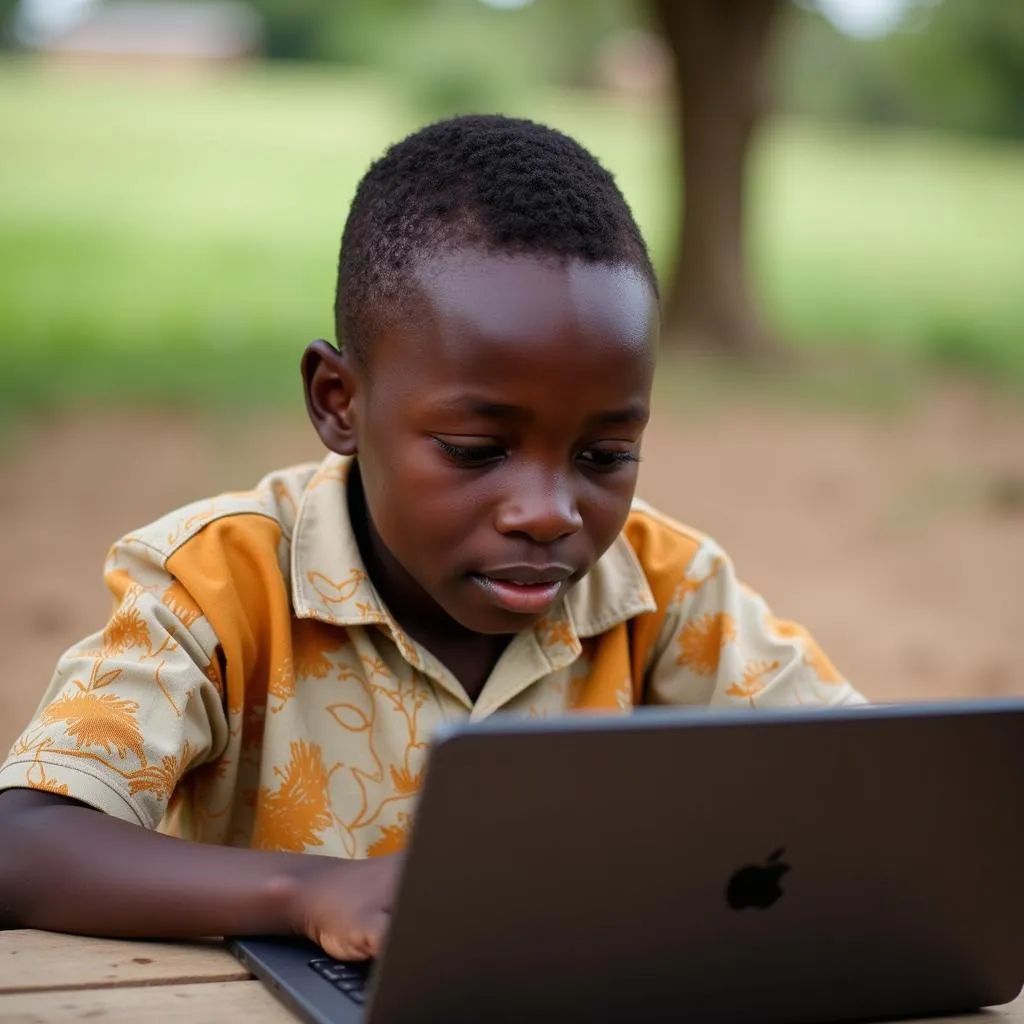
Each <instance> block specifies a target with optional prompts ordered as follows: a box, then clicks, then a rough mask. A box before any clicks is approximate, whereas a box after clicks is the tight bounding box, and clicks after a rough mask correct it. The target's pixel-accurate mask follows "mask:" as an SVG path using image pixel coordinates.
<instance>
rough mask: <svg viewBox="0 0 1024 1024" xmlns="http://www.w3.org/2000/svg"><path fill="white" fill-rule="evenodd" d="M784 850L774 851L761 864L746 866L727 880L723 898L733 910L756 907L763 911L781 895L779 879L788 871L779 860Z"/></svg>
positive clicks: (784, 864) (785, 865) (787, 867)
mask: <svg viewBox="0 0 1024 1024" xmlns="http://www.w3.org/2000/svg"><path fill="white" fill-rule="evenodd" d="M785 852H786V851H785V850H782V849H779V850H776V851H775V852H774V853H773V854H772V855H771V856H770V857H768V858H767V859H766V860H765V862H764V863H763V864H748V865H747V866H746V867H742V868H740V869H739V871H737V872H736V873H735V874H734V875H733V876H732V878H730V879H729V886H728V888H727V889H726V890H725V898H726V900H727V901H728V903H729V906H730V907H732V909H733V910H743V909H744V908H745V907H756V908H757V909H758V910H764V909H765V908H767V907H770V906H771V905H772V904H773V903H774V902H775V901H776V900H777V899H779V897H780V896H781V895H782V888H781V886H780V885H779V879H780V878H782V876H783V875H784V874H785V873H786V872H787V871H788V870H789V865H788V864H786V863H785V862H784V861H783V860H781V859H780V858H781V857H782V855H783V853H785Z"/></svg>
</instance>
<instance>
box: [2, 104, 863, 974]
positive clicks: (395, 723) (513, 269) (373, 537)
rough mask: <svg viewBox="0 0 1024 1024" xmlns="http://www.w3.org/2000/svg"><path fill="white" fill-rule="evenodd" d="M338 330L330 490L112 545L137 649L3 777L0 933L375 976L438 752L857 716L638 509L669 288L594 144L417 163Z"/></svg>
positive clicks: (120, 599) (213, 507)
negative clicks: (595, 728) (459, 729)
mask: <svg viewBox="0 0 1024 1024" xmlns="http://www.w3.org/2000/svg"><path fill="white" fill-rule="evenodd" d="M335 313H336V329H337V335H338V338H339V341H340V343H341V346H342V347H341V350H340V351H338V350H336V349H335V348H333V347H332V346H331V345H329V344H328V343H327V342H325V341H317V342H314V343H313V344H312V345H311V346H310V347H309V348H308V349H307V351H306V353H305V356H304V358H303V362H302V372H303V380H304V383H305V394H306V403H307V408H308V412H309V416H310V419H311V421H312V423H313V425H314V426H315V427H316V430H317V432H318V434H319V436H320V438H321V440H322V441H323V443H324V444H325V446H326V447H327V448H328V449H329V451H330V454H329V455H328V457H327V458H326V460H325V461H324V462H323V463H322V464H321V465H320V466H319V467H299V468H294V469H290V470H285V471H283V472H280V473H276V474H273V475H271V476H269V477H267V478H266V479H265V480H264V481H263V482H262V483H261V484H259V485H258V486H257V488H256V489H255V490H254V491H252V492H250V493H246V494H229V495H223V496H221V497H219V498H217V499H215V500H214V501H212V502H201V503H199V504H197V505H194V506H190V507H188V508H186V509H184V510H182V511H180V512H177V513H173V514H172V515H170V516H167V517H165V518H164V519H161V520H159V521H158V522H157V523H155V524H153V525H151V526H149V527H146V528H145V529H143V530H141V531H139V532H137V533H135V534H133V535H131V536H129V537H126V538H124V539H123V540H122V541H120V542H119V543H118V544H116V545H115V546H114V548H113V549H112V551H111V554H110V556H109V559H108V562H107V567H106V580H107V583H108V585H109V587H110V588H111V590H112V591H113V593H114V596H115V598H116V610H115V612H114V614H113V617H112V618H111V620H110V622H109V623H108V624H107V626H106V628H105V629H104V630H103V631H102V632H101V633H98V634H96V635H95V636H92V637H90V638H88V639H86V640H84V641H82V642H81V643H80V644H78V645H76V646H75V647H73V648H72V649H71V650H70V651H68V652H67V653H66V654H65V655H64V657H63V658H62V660H61V662H60V664H59V666H58V668H57V672H56V674H55V676H54V680H53V682H52V683H51V686H50V689H49V691H48V693H47V695H46V697H45V698H44V700H43V703H42V705H41V707H40V710H39V712H38V713H37V716H36V718H35V720H34V721H33V722H32V723H31V724H30V725H29V727H28V728H27V729H26V730H25V732H24V733H23V734H22V736H21V737H20V738H19V739H18V741H17V742H16V743H15V744H14V747H13V748H12V750H11V752H10V754H9V756H8V758H7V761H6V762H5V763H4V765H3V767H2V768H0V789H3V790H6V792H4V793H3V794H2V795H0V835H2V836H3V837H4V839H3V844H2V846H0V917H2V918H3V919H4V920H3V921H0V925H2V924H3V923H7V924H8V925H14V926H22V927H37V928H50V929H55V930H66V931H76V932H84V933H88V934H96V935H120V936H167V937H170V936H202V935H221V934H236V935H237V934H251V933H274V932H277V933H288V932H295V933H299V934H305V935H307V936H309V937H310V938H311V939H313V940H314V941H316V942H318V943H320V944H321V945H322V946H323V947H324V948H325V949H326V950H327V952H328V953H331V954H333V955H335V956H338V957H341V958H359V957H368V956H373V955H375V954H376V953H377V951H378V950H379V948H380V944H381V942H382V939H383V936H384V934H385V931H386V928H387V923H388V915H389V910H390V906H391V900H392V896H393V893H394V887H395V880H396V877H397V873H398V870H399V867H400V862H401V849H402V847H403V843H404V838H405V836H406V834H407V832H408V829H409V826H410V821H411V816H412V813H413V808H414V804H415V795H416V792H417V789H418V787H419V784H420V781H421V778H422V772H423V765H424V759H425V752H426V746H427V743H428V741H429V738H430V735H431V732H432V730H433V729H434V728H435V727H436V726H437V725H438V724H439V723H441V722H443V721H445V720H451V719H469V720H476V719H480V718H483V717H485V716H486V715H489V714H491V713H493V712H497V711H509V712H512V713H517V714H523V715H538V716H541V715H548V714H557V713H560V712H564V711H568V710H572V709H605V710H609V711H613V712H618V711H625V710H628V709H629V708H631V707H633V706H634V705H639V704H698V705H710V704H714V705H737V706H756V705H780V704H781V705H785V704H821V705H825V704H841V703H851V702H858V701H860V700H861V699H862V698H860V697H859V695H858V694H857V693H856V692H855V691H854V690H852V689H851V688H850V687H849V685H847V684H846V683H845V682H844V681H843V680H842V679H841V678H840V677H839V675H838V674H837V673H836V671H835V669H834V668H833V667H832V665H831V664H830V663H829V661H828V660H827V659H826V658H825V656H824V655H823V654H822V653H821V651H820V650H819V649H818V647H817V646H815V644H814V642H813V641H812V640H811V638H810V637H809V636H808V635H807V633H806V632H804V631H803V630H802V629H800V628H799V627H798V626H795V625H793V624H791V623H786V622H782V621H779V620H777V619H775V618H773V617H772V616H771V614H770V613H769V612H768V610H767V608H766V606H765V605H764V603H763V602H762V601H761V599H760V598H759V597H757V595H755V594H753V593H752V592H750V591H749V590H747V589H745V588H743V587H742V586H741V585H740V584H739V583H738V582H737V580H736V577H735V574H734V571H733V568H732V565H731V563H730V562H729V560H728V558H727V557H726V556H725V555H724V553H723V552H722V551H721V550H720V549H719V548H717V547H716V546H715V544H714V543H713V542H712V541H710V540H708V539H706V538H704V537H701V536H700V535H698V534H695V533H694V532H692V531H690V530H687V529H685V528H684V527H682V526H679V525H677V524H675V523H673V522H671V521H670V520H668V519H666V518H664V517H662V516H660V515H659V514H658V513H656V512H654V511H653V510H651V509H649V508H647V507H646V506H644V505H642V504H640V503H634V501H633V492H634V487H635V484H636V475H637V463H638V460H639V453H640V441H641V436H642V434H643V430H644V426H645V424H646V422H647V419H648V414H649V402H650V391H651V381H652V376H653V372H654V356H655V343H656V335H657V329H658V310H657V292H656V284H655V276H654V272H653V270H652V268H651V264H650V260H649V258H648V255H647V251H646V248H645V245H644V242H643V239H642V238H641V236H640V232H639V230H638V229H637V226H636V224H635V223H634V221H633V218H632V216H631V214H630V212H629V208H628V207H627V205H626V203H625V200H624V199H623V197H622V195H621V194H620V193H619V191H618V189H617V187H616V186H615V184H614V182H613V180H612V178H611V176H610V175H609V174H608V173H607V172H606V171H605V170H604V169H603V168H601V167H600V166H599V165H598V163H597V162H596V161H595V160H594V158H593V157H592V156H591V155H590V154H589V153H587V152H586V151H585V150H584V149H583V148H582V147H580V146H579V145H578V144H576V143H575V142H573V141H572V140H570V139H568V138H567V137H565V136H563V135H561V134H560V133H558V132H555V131H552V130H550V129H547V128H543V127H541V126H538V125H535V124H532V123H530V122H526V121H518V120H510V119H506V118H501V117H463V118H456V119H454V120H450V121H447V122H442V123H440V124H436V125H433V126H432V127H429V128H426V129H424V130H422V131H420V132H418V133H416V134H414V135H412V136H411V137H409V138H407V139H406V140H404V141H403V142H401V143H399V144H397V145H396V146H394V147H393V148H392V149H391V150H389V151H388V153H387V154H385V156H384V157H383V158H382V159H381V160H379V161H378V162H377V163H376V164H374V165H373V166H372V167H371V168H370V170H369V172H368V173H367V175H366V177H365V178H364V179H363V181H362V183H361V184H360V186H359V190H358V192H357V194H356V197H355V200H354V202H353V205H352V209H351V212H350V214H349V218H348V221H347V224H346V227H345V232H344V236H343V239H342V250H341V259H340V264H339V273H338V289H337V297H336V306H335ZM140 825H141V826H143V827H142V828H139V827H137V826H140ZM306 853H314V854H321V855H322V856H314V857H310V856H303V854H306Z"/></svg>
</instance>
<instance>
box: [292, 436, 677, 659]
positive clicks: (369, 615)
mask: <svg viewBox="0 0 1024 1024" xmlns="http://www.w3.org/2000/svg"><path fill="white" fill-rule="evenodd" d="M351 466H352V459H351V457H346V456H340V455H335V454H331V455H328V456H327V458H326V459H324V461H323V462H322V463H321V464H320V467H319V468H318V469H317V471H316V473H315V474H314V475H313V477H312V478H311V479H310V481H309V484H308V485H307V486H306V490H305V493H304V494H303V496H302V501H301V503H300V505H299V512H298V517H297V519H296V522H295V530H294V533H293V536H292V552H291V577H292V604H293V607H294V609H295V614H296V615H297V616H298V617H299V618H300V619H305V618H312V619H319V620H320V621H322V622H327V623H330V624H332V625H335V626H370V625H381V626H384V627H385V628H387V629H388V631H389V632H390V633H391V634H392V636H393V637H394V639H395V642H396V643H397V644H398V646H399V648H400V649H401V650H402V653H403V655H405V657H406V658H407V659H408V660H409V661H410V662H412V664H413V665H418V664H419V663H420V662H421V661H422V658H421V656H420V655H419V653H418V652H417V650H416V646H415V645H413V644H412V642H411V641H410V640H409V639H408V638H406V637H405V632H404V630H402V629H400V628H399V627H398V625H397V624H396V623H395V621H394V620H393V619H392V617H391V614H390V612H389V611H388V610H387V608H386V607H385V605H384V602H383V601H381V599H380V595H379V594H378V593H377V589H376V587H374V585H373V583H372V582H371V581H370V577H369V574H368V573H367V572H366V567H365V565H364V564H363V559H362V556H361V555H360V554H359V546H358V544H357V543H356V538H355V533H354V532H353V529H352V522H351V519H350V518H349V514H348V502H347V499H346V493H345V490H346V485H347V481H348V474H349V470H350V468H351ZM656 607H657V605H656V604H655V600H654V595H653V593H652V592H651V588H650V585H649V584H648V582H647V577H646V576H645V574H644V571H643V568H642V566H641V565H640V561H639V559H638V558H637V556H636V554H635V553H634V551H633V549H632V547H631V546H630V544H629V543H628V542H627V541H626V539H625V537H623V536H622V535H620V536H619V537H617V538H616V540H615V542H614V543H613V544H612V546H611V547H610V548H609V549H608V550H607V551H606V552H605V553H604V555H602V557H601V558H600V559H599V560H598V562H597V564H596V565H595V566H594V567H593V568H592V569H591V570H590V572H589V573H587V575H586V576H585V577H584V578H583V579H582V580H580V582H579V583H578V584H576V586H575V587H573V589H572V590H571V591H570V592H569V594H568V596H567V597H566V598H565V600H564V601H562V602H560V603H559V604H558V605H557V606H556V607H555V608H553V609H552V610H551V611H550V612H549V613H548V614H547V615H546V616H545V617H544V619H542V620H541V623H539V624H538V628H540V629H541V635H542V636H551V637H552V640H553V641H554V637H560V642H561V643H564V644H565V646H567V647H570V648H575V649H578V647H579V639H580V638H581V637H590V636H596V635H597V634H599V633H603V632H605V631H606V630H608V629H610V628H611V627H612V626H615V625H618V624H619V623H621V622H625V621H626V620H628V619H631V618H633V617H634V616H636V615H639V614H641V613H643V612H652V611H654V610H655V609H656ZM566 641H568V642H567V643H566ZM545 646H546V645H545ZM407 647H408V648H409V649H408V650H406V648H407ZM410 655H412V656H410ZM559 660H560V659H559Z"/></svg>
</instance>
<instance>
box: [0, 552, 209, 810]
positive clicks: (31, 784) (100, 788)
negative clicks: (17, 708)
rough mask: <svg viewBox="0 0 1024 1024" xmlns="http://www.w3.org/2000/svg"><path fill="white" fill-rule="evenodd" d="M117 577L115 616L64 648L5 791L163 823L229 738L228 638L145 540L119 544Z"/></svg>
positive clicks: (11, 757) (6, 767) (112, 575)
mask: <svg viewBox="0 0 1024 1024" xmlns="http://www.w3.org/2000/svg"><path fill="white" fill-rule="evenodd" d="M105 579H106V582H107V586H108V587H109V588H110V590H111V591H112V593H113V594H114V599H115V602H114V612H113V615H112V616H111V618H110V620H109V622H108V623H107V625H106V627H105V628H104V629H103V630H102V632H100V633H96V634H94V635H93V636H90V637H87V638H86V639H84V640H82V641H81V642H80V643H78V644H75V645H74V646H73V647H72V648H71V649H70V650H68V651H67V652H66V653H65V654H64V655H63V657H62V658H61V659H60V661H59V663H58V665H57V669H56V671H55V673H54V676H53V678H52V680H51V682H50V685H49V688H48V689H47V691H46V694H45V696H44V697H43V700H42V703H41V704H40V706H39V709H38V711H37V712H36V715H35V717H34V719H33V720H32V722H31V723H30V724H29V726H28V728H27V729H25V731H24V732H23V733H22V734H21V736H19V737H18V739H17V740H16V741H15V743H14V746H13V747H12V748H11V751H10V753H9V754H8V756H7V760H6V761H4V763H3V765H2V766H0V790H2V789H11V788H31V789H40V790H47V791H49V792H52V793H57V794H61V795H64V796H69V797H72V798H73V799H76V800H80V801H82V802H83V803H85V804H89V805H90V806H92V807H95V808H97V809H98V810H101V811H104V812H106V813H107V814H111V815H113V816H114V817H117V818H122V819H124V820H126V821H131V822H133V823H136V824H139V825H143V826H144V827H146V828H156V827H157V825H158V824H159V823H160V821H161V819H162V818H163V817H164V813H165V811H166V809H167V805H168V802H169V800H170V797H171V794H172V792H173V791H174V788H175V786H176V785H177V783H178V780H179V779H180V778H181V776H182V775H183V774H184V773H185V772H186V771H188V770H189V769H190V768H192V767H194V766H196V765H198V764H201V763H204V762H205V761H208V760H212V759H214V758H216V757H217V755H218V754H219V752H220V751H221V750H222V749H223V748H224V746H225V745H226V744H227V739H228V722H227V715H226V713H225V711H224V707H223V701H222V696H221V694H222V683H221V679H220V672H219V665H218V658H217V646H218V645H217V638H216V636H215V635H214V633H213V630H212V629H211V627H210V625H209V623H208V622H207V621H206V619H205V618H204V617H203V616H202V614H201V612H200V609H199V607H198V606H197V605H196V603H195V601H194V600H193V599H192V598H191V596H190V595H189V594H188V592H187V591H186V590H185V588H184V587H183V586H182V585H181V584H180V583H179V582H178V581H177V580H175V579H174V577H173V576H171V575H170V574H169V573H167V571H166V570H165V569H164V568H163V562H162V559H161V557H160V555H159V553H158V552H156V551H155V550H153V549H152V548H150V547H149V546H148V545H146V544H145V543H143V542H141V541H139V540H132V539H127V540H124V541H121V542H120V543H119V544H117V545H115V546H114V548H113V549H112V550H111V553H110V555H109V557H108V560H107V564H106V570H105Z"/></svg>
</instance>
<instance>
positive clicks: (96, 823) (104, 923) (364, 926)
mask: <svg viewBox="0 0 1024 1024" xmlns="http://www.w3.org/2000/svg"><path fill="white" fill-rule="evenodd" d="M0 836H3V842H2V843H0V928H4V927H12V928H43V929H48V930H51V931H63V932H77V933H80V934H87V935H111V936H123V937H149V938H184V937H195V938H198V937H203V936H213V935H255V934H304V935H306V936H307V937H309V938H311V939H313V941H315V942H318V943H319V944H320V945H321V946H323V947H324V949H326V950H327V951H328V952H329V953H331V954H332V955H334V956H338V957H341V958H344V959H358V958H362V957H366V956H373V955H376V954H377V952H378V951H379V948H380V944H381V942H382V941H383V936H384V933H385V931H386V928H387V924H388V920H389V917H390V907H391V900H392V897H393V893H394V887H395V884H396V881H397V875H398V869H399V867H400V859H399V858H397V857H382V858H378V859H376V860H373V861H344V860H338V859H335V858H330V857H315V856H309V855H307V854H299V853H271V852H267V851H262V850H246V849H238V848H235V847H226V846H212V845H207V844H203V843H193V842H187V841H185V840H182V839H176V838H173V837H171V836H166V835H162V834H160V833H157V832H152V831H149V830H147V829H143V828H140V827H138V826H137V825H132V824H130V823H128V822H126V821H120V820H118V819H116V818H112V817H110V816H109V815H107V814H104V813H102V812H100V811H95V810H93V809H91V808H89V807H86V806H85V805H83V804H80V803H78V802H76V801H73V800H68V799H67V798H65V797H61V796H57V795H55V794H52V793H45V792H40V791H36V790H27V789H12V790H8V791H7V792H4V793H2V794H0Z"/></svg>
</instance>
